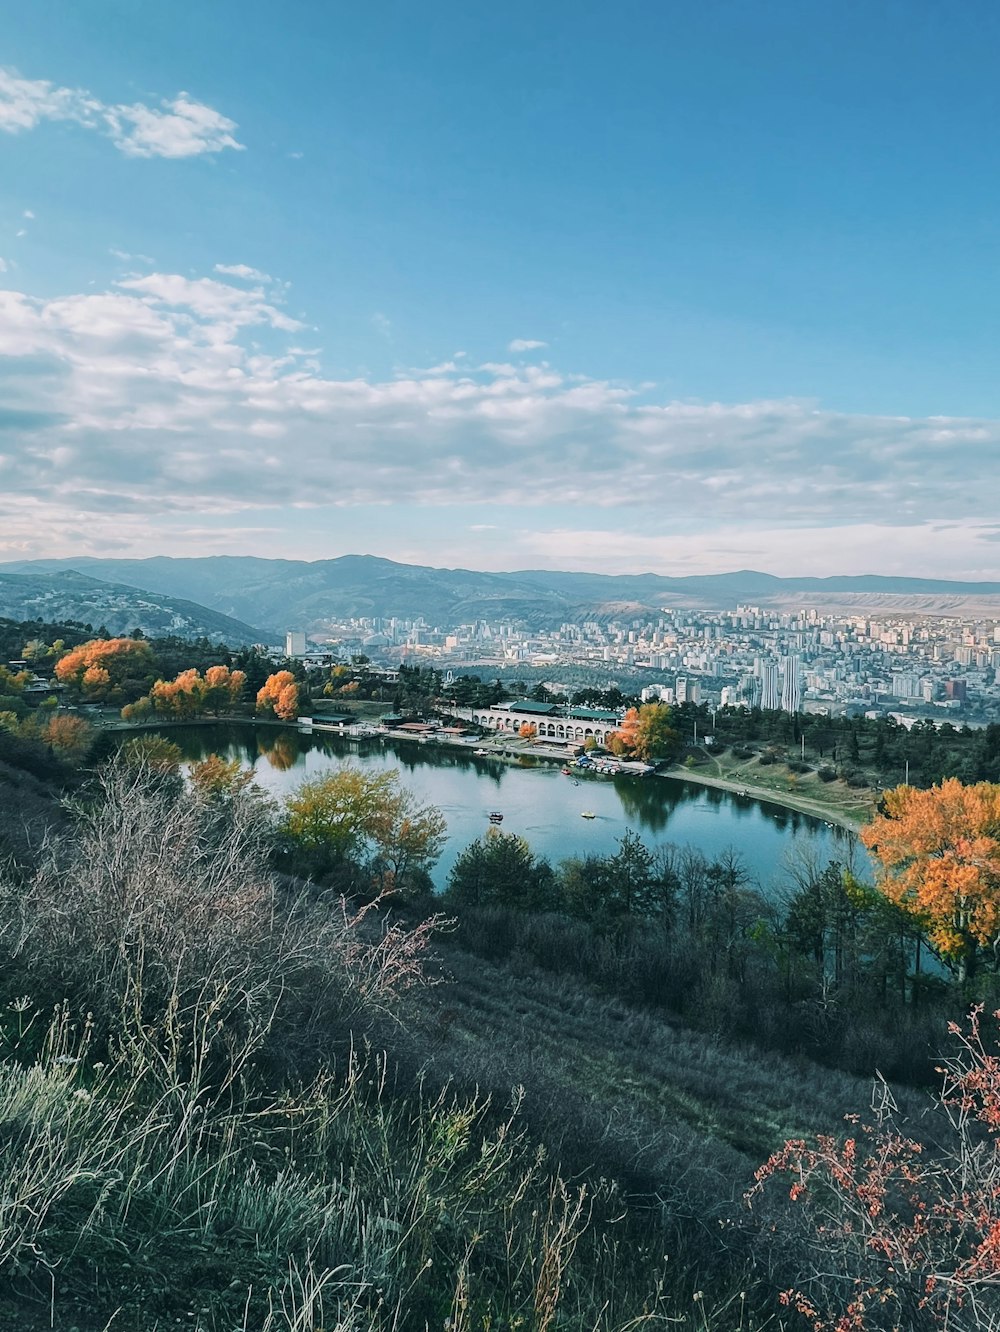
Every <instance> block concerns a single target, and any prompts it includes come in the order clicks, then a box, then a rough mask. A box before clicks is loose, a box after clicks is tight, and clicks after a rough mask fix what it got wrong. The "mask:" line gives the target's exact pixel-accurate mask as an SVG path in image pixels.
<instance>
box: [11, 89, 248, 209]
mask: <svg viewBox="0 0 1000 1332" xmlns="http://www.w3.org/2000/svg"><path fill="white" fill-rule="evenodd" d="M47 120H53V121H68V122H71V123H73V124H76V125H80V126H82V127H83V128H85V129H90V130H95V131H97V132H98V133H99V134H103V135H105V136H106V137H108V138H110V139H111V141H112V142H113V143H114V145H115V147H116V148H118V149H120V151H121V152H123V153H125V154H126V155H127V156H129V157H195V156H197V155H199V154H201V153H214V152H219V151H221V150H222V149H224V148H234V149H242V148H243V146H244V145H243V144H241V143H239V142H238V141H237V140H236V139H235V138H234V137H233V132H234V131H235V129H236V128H237V126H236V122H235V121H232V120H229V119H228V118H227V117H226V116H224V115H222V114H221V112H219V111H216V110H214V108H212V107H210V106H206V105H205V103H203V102H198V101H195V100H194V99H193V98H192V97H190V96H189V94H188V93H185V92H181V93H178V94H177V96H176V97H174V98H172V99H170V100H166V101H163V102H162V103H161V104H160V105H159V106H147V105H146V104H145V103H143V102H135V103H132V104H131V105H126V104H119V105H109V104H107V103H104V102H102V101H100V100H99V99H98V98H96V97H94V96H92V94H91V93H89V92H87V91H86V90H85V89H83V88H59V87H56V86H55V85H54V84H51V83H49V82H48V81H47V80H45V79H24V78H21V77H20V75H18V74H17V73H16V71H14V70H12V69H0V130H3V131H6V132H7V133H8V134H18V133H21V132H22V131H24V130H31V129H35V128H36V126H38V125H40V124H41V123H42V122H43V121H47ZM31 216H33V214H32V213H31V212H30V211H29V212H26V213H25V217H31Z"/></svg>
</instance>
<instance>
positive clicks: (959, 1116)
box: [748, 1007, 1000, 1332]
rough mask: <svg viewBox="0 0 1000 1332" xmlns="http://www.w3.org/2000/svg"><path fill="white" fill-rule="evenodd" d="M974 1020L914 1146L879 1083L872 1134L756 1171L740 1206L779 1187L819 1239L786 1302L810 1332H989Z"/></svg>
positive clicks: (987, 1094)
mask: <svg viewBox="0 0 1000 1332" xmlns="http://www.w3.org/2000/svg"><path fill="white" fill-rule="evenodd" d="M994 1016H995V1017H996V1018H1000V1012H998V1013H996V1014H994ZM981 1020H982V1008H981V1007H976V1008H974V1009H973V1010H972V1012H971V1014H970V1018H969V1022H968V1025H967V1027H966V1029H965V1030H964V1031H963V1030H962V1029H960V1028H959V1026H958V1025H957V1024H955V1023H951V1024H949V1030H950V1031H951V1033H952V1035H953V1036H954V1037H955V1039H956V1041H957V1044H958V1051H957V1053H956V1054H954V1055H952V1056H951V1057H950V1058H948V1059H947V1060H945V1062H944V1064H943V1066H942V1068H941V1069H940V1070H939V1071H940V1072H941V1073H942V1074H943V1078H944V1085H943V1090H942V1092H941V1093H940V1095H939V1096H938V1098H937V1109H938V1111H939V1113H938V1115H937V1116H936V1120H934V1121H932V1122H931V1123H930V1124H925V1125H922V1126H921V1129H920V1130H919V1135H918V1136H915V1135H914V1130H913V1127H912V1126H911V1125H909V1124H907V1123H906V1122H899V1118H898V1113H897V1107H896V1103H895V1101H894V1099H893V1097H892V1094H891V1092H890V1091H889V1088H888V1087H887V1086H886V1085H885V1083H877V1084H876V1096H875V1098H874V1099H873V1108H874V1109H875V1111H876V1115H875V1122H874V1123H862V1122H861V1121H860V1118H859V1116H857V1115H849V1116H848V1117H847V1118H848V1122H849V1123H850V1125H851V1129H850V1131H849V1133H848V1135H847V1136H846V1137H845V1138H844V1139H843V1140H842V1141H839V1140H838V1139H836V1138H834V1137H833V1136H831V1135H826V1136H821V1137H819V1138H817V1139H816V1142H815V1144H808V1143H806V1142H804V1141H802V1140H794V1141H790V1142H786V1143H785V1145H784V1147H783V1148H781V1150H780V1151H778V1152H776V1153H775V1154H774V1155H773V1156H772V1157H771V1158H770V1160H768V1161H767V1162H766V1164H765V1165H763V1166H762V1167H761V1168H760V1170H758V1171H757V1186H756V1188H755V1189H754V1190H753V1191H752V1192H751V1193H750V1194H749V1195H748V1199H749V1200H750V1201H751V1202H754V1201H756V1200H757V1199H759V1198H760V1197H761V1195H762V1193H763V1191H764V1189H765V1187H766V1186H767V1185H768V1184H769V1182H770V1181H771V1180H776V1179H780V1178H781V1177H787V1178H788V1179H789V1180H790V1185H789V1187H788V1193H787V1198H788V1200H789V1201H790V1202H791V1203H792V1204H795V1205H798V1206H799V1207H800V1208H801V1209H802V1210H803V1211H804V1213H805V1217H804V1218H803V1220H804V1221H805V1224H806V1227H807V1231H809V1230H811V1231H812V1232H813V1234H814V1237H815V1243H816V1246H817V1247H816V1255H817V1256H816V1257H815V1259H814V1260H813V1263H812V1264H811V1266H810V1267H809V1268H807V1269H806V1270H805V1271H803V1272H801V1273H800V1274H799V1276H798V1279H797V1281H796V1285H795V1288H793V1289H792V1290H789V1291H788V1292H786V1294H785V1297H784V1300H785V1303H787V1304H789V1305H791V1306H792V1307H794V1308H795V1309H797V1310H798V1312H799V1313H800V1314H802V1315H803V1316H804V1318H805V1319H806V1320H807V1321H808V1322H809V1323H811V1324H812V1326H813V1327H814V1328H815V1329H816V1330H817V1332H825V1330H826V1329H831V1328H836V1329H844V1332H869V1330H870V1332H876V1330H881V1329H883V1328H887V1327H905V1328H907V1329H911V1330H912V1332H923V1330H924V1329H926V1332H933V1330H934V1329H944V1328H949V1329H956V1330H963V1329H970V1330H971V1329H982V1332H987V1329H990V1328H994V1327H996V1325H997V1324H996V1321H995V1314H996V1310H997V1308H998V1301H1000V1244H998V1238H1000V1053H998V1052H1000V1044H997V1043H994V1044H993V1045H992V1046H991V1047H987V1045H986V1042H985V1041H984V1038H983V1034H982V1030H981ZM929 1135H933V1136H936V1137H937V1139H938V1141H936V1142H935V1141H933V1138H932V1141H930V1142H928V1141H927V1140H926V1139H927V1138H928V1136H929ZM779 1216H780V1217H781V1219H779V1223H778V1224H779V1228H780V1227H781V1225H782V1224H788V1222H789V1221H791V1220H792V1218H791V1217H790V1216H789V1215H788V1213H787V1207H786V1208H785V1209H784V1213H783V1214H779ZM795 1228H796V1227H795V1225H794V1222H793V1223H792V1226H791V1229H793V1230H794V1229H795ZM820 1252H821V1253H822V1257H821V1258H820V1257H819V1254H820Z"/></svg>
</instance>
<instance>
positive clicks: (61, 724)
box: [42, 716, 94, 761]
mask: <svg viewBox="0 0 1000 1332" xmlns="http://www.w3.org/2000/svg"><path fill="white" fill-rule="evenodd" d="M42 735H43V737H44V739H45V742H46V743H47V744H50V745H51V746H52V748H53V749H55V750H56V751H57V752H58V753H60V754H62V755H63V757H64V758H67V759H70V760H72V761H78V760H80V759H83V758H85V757H86V755H87V752H88V750H89V749H90V746H91V745H92V744H93V741H94V732H93V730H92V729H91V727H90V726H89V724H88V723H87V722H85V721H84V719H83V718H82V717H67V716H55V717H50V718H49V719H48V721H47V722H46V723H45V728H44V730H43V732H42Z"/></svg>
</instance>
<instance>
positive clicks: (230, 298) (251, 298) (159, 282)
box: [116, 273, 303, 337]
mask: <svg viewBox="0 0 1000 1332" xmlns="http://www.w3.org/2000/svg"><path fill="white" fill-rule="evenodd" d="M116 285H117V286H119V287H121V288H122V289H123V290H125V291H136V292H139V293H140V295H142V296H145V297H147V298H148V299H149V300H150V301H151V302H155V303H157V304H161V305H167V306H175V307H177V308H178V309H185V308H186V309H187V310H189V311H192V312H193V313H194V314H195V315H197V316H198V317H199V318H201V319H206V320H211V321H213V322H214V323H215V324H216V325H217V326H218V327H220V328H222V329H224V330H225V334H226V337H231V336H232V334H233V332H234V331H235V330H236V329H237V328H243V327H246V326H248V325H251V324H270V325H271V327H272V328H277V329H281V330H282V331H283V332H286V333H295V332H297V331H298V330H299V329H301V328H302V327H303V325H302V324H301V323H300V322H299V321H298V320H297V319H292V318H290V317H289V316H288V315H286V314H284V313H283V312H282V311H281V310H279V309H277V308H276V306H274V305H273V304H271V303H270V302H269V300H268V299H267V298H266V297H265V295H264V293H263V291H261V290H260V288H259V287H254V288H251V289H249V290H247V289H246V288H245V287H234V286H231V285H230V284H229V283H228V282H216V281H215V280H214V279H213V278H186V277H181V276H180V275H179V274H177V273H149V274H147V275H146V276H145V277H133V278H125V279H123V280H122V281H121V282H119V283H117V284H116Z"/></svg>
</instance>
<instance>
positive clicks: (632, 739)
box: [606, 703, 680, 763]
mask: <svg viewBox="0 0 1000 1332" xmlns="http://www.w3.org/2000/svg"><path fill="white" fill-rule="evenodd" d="M672 717H673V714H672V712H671V710H670V708H669V707H668V706H667V705H666V703H643V705H642V707H639V708H629V709H628V711H627V712H626V713H625V716H624V717H623V718H622V724H621V726H619V728H618V730H617V731H611V732H609V733H608V737H607V741H606V744H607V747H608V749H610V750H611V752H612V754H619V755H621V756H622V757H630V756H633V755H634V756H635V757H636V758H638V759H642V760H643V762H645V763H658V762H660V760H661V759H665V758H669V757H670V756H671V755H672V754H673V753H675V752H676V750H677V744H678V740H679V738H680V737H679V736H678V734H677V732H676V731H675V730H674V728H673V726H672V725H671V721H672Z"/></svg>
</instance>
